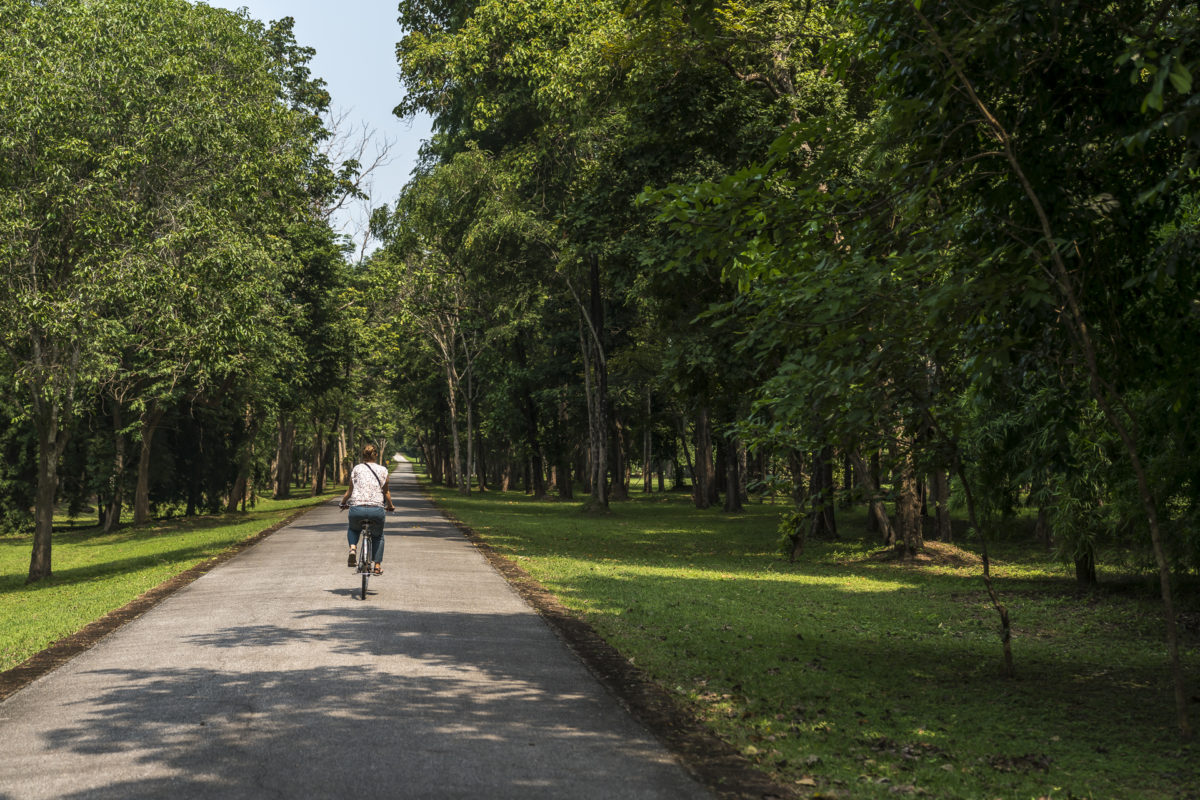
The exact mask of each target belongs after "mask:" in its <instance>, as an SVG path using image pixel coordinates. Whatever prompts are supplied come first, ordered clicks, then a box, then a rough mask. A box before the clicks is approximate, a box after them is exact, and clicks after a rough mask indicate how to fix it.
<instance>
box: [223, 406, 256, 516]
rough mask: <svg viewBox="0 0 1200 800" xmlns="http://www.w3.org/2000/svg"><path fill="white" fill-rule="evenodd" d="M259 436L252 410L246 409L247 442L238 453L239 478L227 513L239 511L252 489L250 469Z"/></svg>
mask: <svg viewBox="0 0 1200 800" xmlns="http://www.w3.org/2000/svg"><path fill="white" fill-rule="evenodd" d="M257 436H258V423H257V422H256V421H255V419H254V412H253V410H252V409H251V408H249V407H247V409H246V441H244V442H243V443H242V447H241V451H240V452H239V453H238V471H237V477H236V478H235V479H234V481H233V490H232V491H231V492H230V493H229V504H228V505H226V506H225V511H226V512H233V511H237V509H238V505H239V504H241V505H244V503H245V500H246V497H247V495H248V494H249V488H250V467H251V466H252V465H253V463H254V439H255V438H256V437H257Z"/></svg>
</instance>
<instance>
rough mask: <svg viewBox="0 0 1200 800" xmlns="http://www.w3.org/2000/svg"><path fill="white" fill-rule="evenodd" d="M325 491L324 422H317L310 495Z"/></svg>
mask: <svg viewBox="0 0 1200 800" xmlns="http://www.w3.org/2000/svg"><path fill="white" fill-rule="evenodd" d="M324 491H325V423H324V422H318V423H317V431H316V433H314V434H313V448H312V496H313V497H316V496H318V495H320V494H321V493H323V492H324Z"/></svg>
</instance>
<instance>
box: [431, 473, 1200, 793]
mask: <svg viewBox="0 0 1200 800" xmlns="http://www.w3.org/2000/svg"><path fill="white" fill-rule="evenodd" d="M432 492H433V495H434V497H435V500H436V501H437V502H438V503H439V504H441V505H442V506H443V507H445V508H447V509H448V510H449V511H451V513H453V514H454V515H455V516H456V517H457V518H458V519H459V520H461V521H462V522H463V523H464V524H466V525H467V526H469V527H470V528H472V529H473V530H474V531H476V532H477V533H478V534H479V535H480V536H481V537H482V538H483V539H484V540H485V541H486V542H487V543H488V544H489V545H491V546H492V547H493V548H494V549H496V550H497V551H499V552H500V553H501V554H503V555H505V556H506V557H508V558H510V559H512V560H514V561H515V562H516V563H517V564H518V565H519V566H521V567H522V568H523V569H524V570H526V571H527V572H528V573H529V574H530V575H532V576H533V577H534V578H535V579H536V580H538V581H539V582H540V583H542V584H543V585H544V586H545V587H546V588H547V589H549V590H550V591H551V592H553V593H554V594H555V595H556V596H557V597H558V598H559V599H560V600H561V601H562V603H563V604H564V605H566V606H567V607H568V608H569V609H571V610H572V611H573V612H576V613H578V614H579V615H581V616H582V617H583V618H584V619H585V620H586V621H587V622H588V623H589V624H591V625H592V626H593V627H594V628H595V629H596V630H597V631H598V632H599V634H600V635H601V636H602V637H604V638H605V639H606V640H607V641H608V642H609V643H610V644H612V645H613V646H614V647H616V648H617V649H618V650H619V651H621V653H623V654H624V655H625V656H626V657H627V658H628V659H629V660H631V661H632V662H633V663H634V664H635V665H637V666H638V667H640V668H641V669H642V670H644V671H645V672H646V673H647V674H648V675H649V676H650V677H651V678H652V679H654V680H655V681H657V682H658V683H659V684H660V685H662V686H664V687H666V688H667V689H668V690H670V691H671V692H673V694H674V696H675V697H676V698H677V699H678V701H679V702H680V703H681V704H684V706H685V707H687V708H688V709H689V711H690V712H691V713H692V714H693V715H695V716H697V717H699V718H701V719H702V720H703V721H704V722H705V723H706V724H707V725H708V726H710V728H711V729H712V730H713V731H714V732H716V733H717V734H718V735H719V736H720V737H721V738H723V739H725V740H726V741H727V742H729V743H731V744H732V745H734V746H735V747H736V748H738V749H739V750H740V751H741V753H742V754H743V755H744V756H745V757H746V758H748V759H750V760H751V761H753V762H754V763H755V764H756V765H757V766H758V767H759V768H760V769H762V770H764V771H766V772H767V773H769V774H770V775H771V776H772V777H773V778H774V779H775V780H776V781H777V782H779V783H780V784H783V785H785V786H791V787H793V788H794V789H795V790H796V792H797V793H798V794H799V795H800V796H803V797H854V798H883V797H889V798H894V797H896V796H897V795H901V796H903V795H914V796H929V797H939V798H941V797H962V798H1042V797H1061V798H1085V797H1086V798H1116V797H1139V798H1183V797H1196V794H1195V791H1196V787H1198V786H1200V757H1198V753H1197V751H1196V747H1195V745H1194V744H1193V745H1188V744H1184V743H1182V742H1181V741H1180V740H1179V739H1178V737H1177V735H1176V733H1175V727H1174V719H1175V717H1174V711H1173V704H1172V698H1171V684H1170V682H1169V675H1168V674H1167V668H1166V659H1165V645H1164V644H1163V641H1162V639H1163V636H1162V621H1161V610H1160V606H1159V605H1158V603H1157V601H1156V590H1155V589H1154V586H1153V584H1151V583H1148V582H1146V581H1143V580H1140V579H1138V580H1130V579H1122V577H1121V576H1119V575H1117V574H1116V573H1113V572H1111V571H1110V572H1107V573H1105V574H1104V577H1103V578H1102V580H1104V581H1109V586H1108V588H1102V589H1101V590H1099V591H1096V592H1091V593H1084V594H1080V593H1078V592H1077V591H1076V590H1075V586H1074V582H1073V579H1072V578H1071V577H1069V576H1068V574H1067V571H1066V569H1065V568H1064V567H1063V566H1062V565H1061V564H1059V563H1056V562H1054V561H1053V560H1050V558H1049V557H1048V556H1046V555H1045V554H1044V553H1042V552H1041V551H1038V550H1036V548H1035V546H1034V545H1032V544H1031V545H1029V547H1028V548H1026V546H1025V545H1024V544H1019V543H1014V542H1011V541H1010V542H1001V543H1000V544H998V545H997V546H995V547H994V548H993V551H994V552H996V553H998V554H999V555H1000V558H999V559H998V560H995V561H994V562H993V575H994V577H995V580H996V585H997V588H998V590H999V592H1000V594H1001V599H1002V601H1003V602H1004V603H1006V604H1007V606H1008V608H1009V611H1010V613H1011V614H1012V619H1013V625H1014V642H1013V650H1014V655H1015V660H1016V670H1017V678H1016V679H1015V680H1005V679H1004V678H1002V677H1001V676H1000V668H1001V658H1002V656H1001V649H1000V641H999V623H998V620H997V616H996V612H995V610H994V609H993V608H992V606H991V603H990V600H989V598H988V596H987V593H986V591H985V589H984V586H983V582H982V579H981V569H980V567H979V566H978V557H977V555H976V554H975V553H973V552H972V551H971V546H970V544H968V545H967V546H965V547H963V548H962V549H960V548H958V547H952V546H947V545H940V544H936V543H935V544H934V545H933V546H931V551H932V552H933V553H934V554H935V555H939V556H941V557H940V558H935V559H934V560H933V561H931V562H930V563H927V564H922V565H911V564H904V563H897V562H895V561H892V560H889V559H887V558H884V557H881V556H882V555H883V554H884V551H883V550H882V548H880V547H879V546H878V545H877V544H876V543H875V542H873V541H867V540H862V539H846V540H843V541H839V542H832V543H812V544H810V545H809V546H808V547H807V549H806V550H805V553H804V555H803V557H802V558H801V559H800V560H799V561H798V562H797V563H796V564H789V563H788V562H787V560H786V559H784V558H782V557H780V556H779V554H778V553H777V549H776V542H777V540H778V534H777V532H776V525H777V521H778V515H779V512H780V507H779V506H767V505H755V506H749V507H748V508H747V510H746V511H745V513H741V514H734V515H729V514H724V513H723V512H721V511H720V510H717V509H714V510H707V511H698V510H696V509H695V508H694V507H693V506H692V505H691V504H690V502H689V500H688V498H687V497H681V496H678V495H674V496H671V495H666V496H664V495H660V494H654V495H650V496H645V495H638V496H636V497H635V498H634V499H633V500H631V501H630V502H626V503H614V504H613V505H612V510H611V513H609V514H604V515H594V514H587V513H584V512H582V511H581V510H580V504H579V503H570V502H540V503H539V502H534V501H532V500H530V499H528V498H526V496H525V495H524V494H521V493H513V492H510V493H500V492H487V493H483V494H479V493H476V494H473V495H472V496H471V497H469V498H468V497H463V496H462V495H459V494H458V493H456V492H455V491H453V490H448V489H444V488H441V487H432ZM864 522H865V517H863V516H862V515H860V514H858V513H857V512H856V513H855V514H854V515H853V516H852V515H850V514H844V515H843V517H842V519H841V520H840V523H841V525H842V531H843V536H846V535H847V532H848V531H850V530H851V529H857V530H862V529H864V527H865V526H864ZM1184 603H1185V605H1186V607H1187V609H1188V610H1187V611H1186V612H1185V613H1186V614H1191V615H1192V616H1193V618H1194V616H1195V612H1196V606H1197V599H1196V592H1195V588H1194V587H1191V589H1190V593H1188V594H1186V595H1185V598H1184ZM1187 636H1188V638H1187V640H1186V642H1185V645H1186V651H1185V668H1186V670H1187V674H1188V675H1189V677H1190V678H1191V683H1192V685H1193V686H1197V687H1198V688H1197V690H1198V691H1200V647H1198V638H1200V637H1198V636H1197V632H1196V630H1195V629H1194V628H1191V629H1189V632H1188V634H1187ZM1195 708H1196V710H1197V713H1200V703H1198V704H1197V705H1196V706H1195Z"/></svg>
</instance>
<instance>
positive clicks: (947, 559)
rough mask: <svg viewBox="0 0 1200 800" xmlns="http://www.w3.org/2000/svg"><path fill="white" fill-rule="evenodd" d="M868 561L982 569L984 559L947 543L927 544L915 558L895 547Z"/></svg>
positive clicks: (879, 552) (877, 553)
mask: <svg viewBox="0 0 1200 800" xmlns="http://www.w3.org/2000/svg"><path fill="white" fill-rule="evenodd" d="M866 560H868V561H874V562H885V563H891V564H897V565H900V566H903V565H905V564H908V565H912V566H914V567H980V568H982V566H983V559H981V558H980V557H979V556H977V555H975V554H974V553H972V552H970V551H967V550H963V549H962V548H960V547H955V546H954V545H952V544H947V543H946V542H928V541H927V542H925V547H924V548H923V549H922V550H921V552H919V553H917V554H916V555H915V556H906V555H904V554H903V553H901V552H899V551H898V550H896V548H893V547H887V548H884V549H882V550H876V551H875V552H873V553H871V554H870V555H869V556H867V558H866Z"/></svg>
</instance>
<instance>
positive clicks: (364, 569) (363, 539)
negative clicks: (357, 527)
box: [358, 520, 371, 600]
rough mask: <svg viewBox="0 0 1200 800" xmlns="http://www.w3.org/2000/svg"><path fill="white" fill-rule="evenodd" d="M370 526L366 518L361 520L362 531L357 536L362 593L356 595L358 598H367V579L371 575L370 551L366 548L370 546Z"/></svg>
mask: <svg viewBox="0 0 1200 800" xmlns="http://www.w3.org/2000/svg"><path fill="white" fill-rule="evenodd" d="M369 531H370V526H369V525H368V523H367V521H366V520H363V525H362V532H361V533H360V534H359V537H358V571H359V574H361V575H362V594H360V595H359V596H358V599H359V600H366V599H367V579H368V578H370V577H371V555H370V554H371V551H370V550H369V549H368V548H369V547H370V546H371V534H370V532H369Z"/></svg>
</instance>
